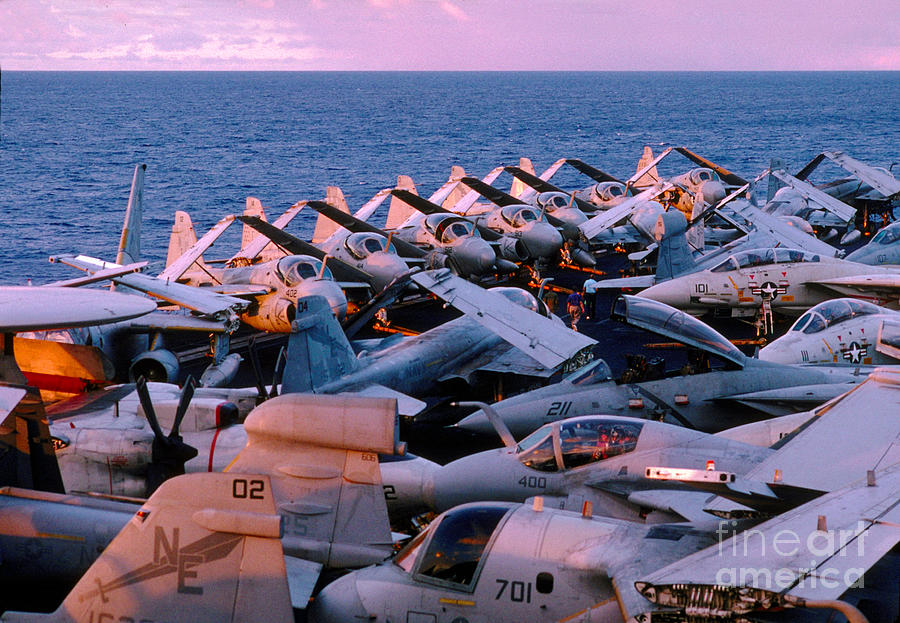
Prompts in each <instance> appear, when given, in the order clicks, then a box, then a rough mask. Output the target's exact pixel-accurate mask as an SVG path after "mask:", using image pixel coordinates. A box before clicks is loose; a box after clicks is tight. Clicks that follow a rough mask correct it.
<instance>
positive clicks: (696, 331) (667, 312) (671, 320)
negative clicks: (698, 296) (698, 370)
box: [610, 294, 747, 367]
mask: <svg viewBox="0 0 900 623" xmlns="http://www.w3.org/2000/svg"><path fill="white" fill-rule="evenodd" d="M610 316H611V318H613V319H614V320H620V321H622V322H627V323H628V324H630V325H632V326H635V327H640V328H642V329H647V330H648V331H653V332H654V333H658V334H659V335H664V336H666V337H670V338H672V339H675V340H678V341H679V342H681V343H682V344H685V345H686V346H693V347H694V348H699V349H700V350H703V351H706V352H708V353H710V354H712V355H715V356H716V357H721V358H722V359H725V360H726V361H730V362H732V363H734V364H736V365H738V366H741V367H743V366H744V363H745V362H746V359H747V357H746V355H744V353H742V352H741V351H740V350H739V349H738V347H737V346H735V345H734V344H732V343H731V342H730V341H728V339H727V338H726V337H725V336H724V335H722V334H721V333H719V332H718V331H716V330H715V329H713V328H712V327H710V326H709V325H708V324H705V323H704V322H702V321H700V320H698V319H697V318H694V317H693V316H691V315H690V314H688V313H686V312H683V311H680V310H677V309H675V308H674V307H670V306H669V305H666V304H665V303H661V302H659V301H654V300H652V299H645V298H641V297H639V296H630V295H627V294H623V295H621V296H619V298H617V299H616V301H615V303H614V304H613V309H612V314H611V315H610Z"/></svg>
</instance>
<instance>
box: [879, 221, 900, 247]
mask: <svg viewBox="0 0 900 623" xmlns="http://www.w3.org/2000/svg"><path fill="white" fill-rule="evenodd" d="M897 240H900V223H893V224H891V225H888V226H887V227H885V228H884V229H882V230H881V231H880V232H878V233H877V234H875V237H874V238H872V242H874V243H875V244H891V243H892V242H896V241H897Z"/></svg>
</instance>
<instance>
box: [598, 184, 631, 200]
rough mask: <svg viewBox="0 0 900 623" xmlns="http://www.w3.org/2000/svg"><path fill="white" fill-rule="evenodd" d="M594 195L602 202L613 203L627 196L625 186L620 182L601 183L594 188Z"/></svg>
mask: <svg viewBox="0 0 900 623" xmlns="http://www.w3.org/2000/svg"><path fill="white" fill-rule="evenodd" d="M594 194H595V195H597V196H598V197H599V198H600V199H601V200H602V201H613V200H614V199H617V198H619V197H621V196H623V195H624V194H625V185H624V184H621V183H619V182H600V183H599V184H597V185H596V186H594Z"/></svg>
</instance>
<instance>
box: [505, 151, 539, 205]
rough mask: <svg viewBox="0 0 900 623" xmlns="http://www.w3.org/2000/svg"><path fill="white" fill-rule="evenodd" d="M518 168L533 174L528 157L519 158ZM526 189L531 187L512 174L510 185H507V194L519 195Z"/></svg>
mask: <svg viewBox="0 0 900 623" xmlns="http://www.w3.org/2000/svg"><path fill="white" fill-rule="evenodd" d="M519 168H520V169H522V170H523V171H525V172H526V173H530V174H531V175H534V174H535V173H534V165H533V164H531V159H530V158H519ZM526 190H531V187H530V186H529V185H528V184H526V183H525V182H523V181H522V180H520V179H519V178H518V177H516V176H513V181H512V185H511V186H510V187H509V194H510V195H512V196H513V197H521V196H522V193H523V192H525V191H526Z"/></svg>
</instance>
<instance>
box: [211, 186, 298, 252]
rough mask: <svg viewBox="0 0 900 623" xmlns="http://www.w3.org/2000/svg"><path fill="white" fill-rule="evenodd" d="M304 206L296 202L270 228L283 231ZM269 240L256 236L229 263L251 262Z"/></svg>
mask: <svg viewBox="0 0 900 623" xmlns="http://www.w3.org/2000/svg"><path fill="white" fill-rule="evenodd" d="M305 206H306V202H305V201H298V202H297V203H295V204H294V205H292V206H291V207H289V208H288V209H287V210H285V212H284V214H282V215H281V216H279V217H278V218H277V219H275V222H273V223H272V227H275V228H277V229H284V228H285V227H287V226H288V225H289V224H290V222H291V221H293V220H294V217H295V216H297V215H298V214H300V211H301V210H302V209H303V208H304V207H305ZM256 218H258V217H256ZM245 222H246V221H245ZM205 237H206V236H204V238H205ZM269 240H270V238H267V237H266V236H257V237H256V238H254V239H253V240H251V241H250V243H249V244H247V246H245V247H244V248H243V249H241V250H240V251H238V252H237V253H235V254H234V256H233V257H232V258H231V260H230V261H234V260H235V259H237V258H243V259H245V260H249V261H250V262H252V260H253V258H255V257H256V256H257V255H259V254H260V253H262V251H263V249H265V248H266V245H268V244H269Z"/></svg>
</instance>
